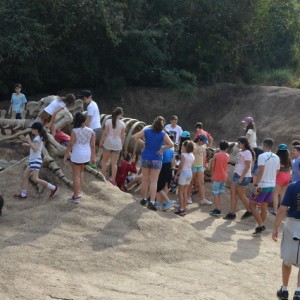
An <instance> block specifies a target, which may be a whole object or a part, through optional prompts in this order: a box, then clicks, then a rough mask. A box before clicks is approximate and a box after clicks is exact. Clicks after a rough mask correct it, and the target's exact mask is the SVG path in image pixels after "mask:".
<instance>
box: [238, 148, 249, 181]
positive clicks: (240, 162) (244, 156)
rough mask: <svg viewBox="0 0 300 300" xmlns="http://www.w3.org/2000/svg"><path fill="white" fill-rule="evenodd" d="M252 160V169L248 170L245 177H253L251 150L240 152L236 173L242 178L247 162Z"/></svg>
mask: <svg viewBox="0 0 300 300" xmlns="http://www.w3.org/2000/svg"><path fill="white" fill-rule="evenodd" d="M249 160H250V168H249V169H248V171H247V173H246V175H245V177H252V176H251V168H252V160H253V159H252V154H251V152H250V151H249V150H245V151H240V152H239V154H238V156H237V163H236V164H235V167H234V172H235V173H237V174H238V175H239V176H241V175H242V174H243V172H244V169H245V162H246V161H249Z"/></svg>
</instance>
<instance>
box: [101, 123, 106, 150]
mask: <svg viewBox="0 0 300 300" xmlns="http://www.w3.org/2000/svg"><path fill="white" fill-rule="evenodd" d="M107 134H108V125H107V124H106V122H105V125H104V131H103V133H102V135H101V139H100V141H99V148H102V147H103V144H104V141H105V139H106V136H107Z"/></svg>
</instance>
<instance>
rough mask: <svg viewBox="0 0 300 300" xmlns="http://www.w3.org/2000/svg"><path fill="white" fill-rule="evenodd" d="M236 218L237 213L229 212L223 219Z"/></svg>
mask: <svg viewBox="0 0 300 300" xmlns="http://www.w3.org/2000/svg"><path fill="white" fill-rule="evenodd" d="M235 218H236V214H233V213H228V214H227V215H226V216H225V217H224V218H223V219H224V220H234V219H235Z"/></svg>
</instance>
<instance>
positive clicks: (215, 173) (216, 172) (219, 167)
mask: <svg viewBox="0 0 300 300" xmlns="http://www.w3.org/2000/svg"><path fill="white" fill-rule="evenodd" d="M228 162H229V155H228V154H227V153H225V152H218V153H216V154H215V165H214V169H213V170H212V178H211V179H212V180H214V181H222V182H225V181H226V180H227V164H228Z"/></svg>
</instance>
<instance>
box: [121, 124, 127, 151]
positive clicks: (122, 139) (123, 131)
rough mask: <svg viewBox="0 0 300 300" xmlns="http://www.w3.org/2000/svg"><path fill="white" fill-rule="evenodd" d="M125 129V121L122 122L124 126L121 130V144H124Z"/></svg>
mask: <svg viewBox="0 0 300 300" xmlns="http://www.w3.org/2000/svg"><path fill="white" fill-rule="evenodd" d="M125 130H126V126H125V123H124V128H122V131H121V141H122V146H123V145H124V142H125V132H126V131H125Z"/></svg>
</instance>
